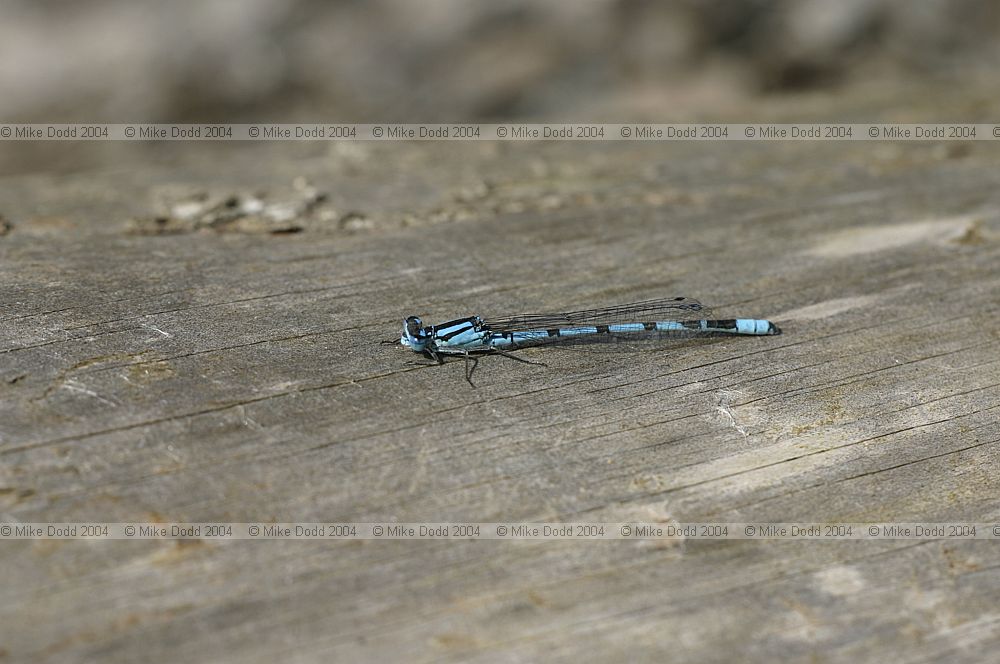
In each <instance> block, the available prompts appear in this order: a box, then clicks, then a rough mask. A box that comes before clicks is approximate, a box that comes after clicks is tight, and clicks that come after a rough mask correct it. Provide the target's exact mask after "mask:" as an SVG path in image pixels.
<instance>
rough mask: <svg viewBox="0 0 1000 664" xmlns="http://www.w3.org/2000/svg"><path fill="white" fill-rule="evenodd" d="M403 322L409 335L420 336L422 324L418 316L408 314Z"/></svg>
mask: <svg viewBox="0 0 1000 664" xmlns="http://www.w3.org/2000/svg"><path fill="white" fill-rule="evenodd" d="M405 322H406V333H407V334H409V335H410V336H411V337H417V336H420V331H421V329H422V328H423V324H422V323H421V322H420V319H419V318H417V317H416V316H410V317H409V318H407V319H406V321H405Z"/></svg>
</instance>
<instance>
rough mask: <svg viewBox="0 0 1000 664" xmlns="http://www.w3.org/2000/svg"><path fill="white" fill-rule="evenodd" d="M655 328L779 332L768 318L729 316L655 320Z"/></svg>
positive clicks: (751, 332) (719, 332)
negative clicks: (706, 318) (684, 319)
mask: <svg viewBox="0 0 1000 664" xmlns="http://www.w3.org/2000/svg"><path fill="white" fill-rule="evenodd" d="M656 329H657V330H659V331H661V332H669V331H684V330H687V331H693V332H706V333H715V334H749V335H754V336H762V335H767V334H781V330H780V329H779V328H778V326H777V325H775V324H774V323H772V322H771V321H769V320H760V319H758V318H730V319H726V320H686V321H657V323H656Z"/></svg>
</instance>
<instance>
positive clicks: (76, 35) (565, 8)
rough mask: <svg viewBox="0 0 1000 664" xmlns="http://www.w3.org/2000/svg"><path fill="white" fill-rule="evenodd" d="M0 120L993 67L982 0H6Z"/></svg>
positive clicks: (808, 84) (997, 28) (419, 108)
mask: <svg viewBox="0 0 1000 664" xmlns="http://www.w3.org/2000/svg"><path fill="white" fill-rule="evenodd" d="M2 7H3V9H2V13H3V20H2V21H0V90H2V91H3V93H2V94H0V117H2V119H3V120H5V121H8V122H31V121H36V122H49V121H52V122H55V121H102V122H126V121H128V122H137V121H163V122H166V121H178V122H180V121H234V122H235V121H249V120H252V121H261V120H283V121H321V122H325V121H341V120H343V121H357V122H375V121H380V122H384V121H411V122H436V121H451V120H459V119H461V120H469V119H484V120H489V119H508V118H515V117H517V118H521V117H524V118H546V119H558V120H567V119H569V120H579V119H586V120H592V119H604V118H610V117H611V114H613V113H620V112H626V111H627V112H630V113H632V114H633V115H646V116H649V117H650V118H659V117H661V116H662V115H664V113H665V110H664V106H663V105H664V104H667V105H679V106H681V107H690V106H694V107H697V106H699V105H702V104H704V105H707V106H710V105H711V104H712V103H714V102H718V101H719V100H722V99H724V98H726V97H730V96H732V95H736V94H739V95H767V94H780V93H786V92H795V91H802V90H812V89H821V88H831V87H835V86H841V85H844V84H848V83H851V82H855V81H858V80H859V79H866V78H868V79H870V78H884V77H928V76H931V77H938V78H941V79H954V78H955V77H965V76H970V75H974V74H976V73H977V72H980V73H983V72H986V73H988V72H990V71H991V70H992V69H993V68H994V67H995V66H996V64H997V62H998V60H1000V58H998V52H1000V41H998V40H997V37H998V35H1000V11H997V6H996V3H995V2H990V1H989V0H919V1H916V2H915V1H913V0H836V1H835V2H831V1H829V0H800V1H792V0H783V1H782V0H778V1H767V2H765V1H763V0H760V1H755V0H744V1H730V0H669V1H660V2H656V1H645V0H574V1H573V2H549V1H543V0H508V1H505V2H469V1H468V0H420V1H414V0H369V1H366V2H354V1H339V2H328V1H325V0H323V1H321V0H288V1H277V0H201V1H199V2H184V3H177V2H169V3H167V2H158V1H156V0H105V1H103V2H102V1H96V2H85V3H81V2H68V1H65V0H4V2H3V3H2Z"/></svg>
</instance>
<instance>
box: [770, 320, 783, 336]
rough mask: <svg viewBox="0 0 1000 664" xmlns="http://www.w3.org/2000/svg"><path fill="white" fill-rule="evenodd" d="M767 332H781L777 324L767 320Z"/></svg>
mask: <svg viewBox="0 0 1000 664" xmlns="http://www.w3.org/2000/svg"><path fill="white" fill-rule="evenodd" d="M767 333H768V334H781V328H780V327H778V326H777V325H775V324H774V323H772V322H770V321H768V325H767Z"/></svg>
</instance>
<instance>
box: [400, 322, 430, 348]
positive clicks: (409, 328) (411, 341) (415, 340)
mask: <svg viewBox="0 0 1000 664" xmlns="http://www.w3.org/2000/svg"><path fill="white" fill-rule="evenodd" d="M429 340H430V335H429V334H427V332H426V330H424V326H423V323H422V322H421V320H420V319H419V318H417V317H416V316H409V317H408V318H406V319H405V320H404V321H403V336H402V337H400V339H399V343H401V344H403V345H404V346H409V347H410V348H412V349H413V350H415V351H416V352H418V353H422V352H423V351H424V349H425V348H426V347H427V342H428V341H429Z"/></svg>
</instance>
